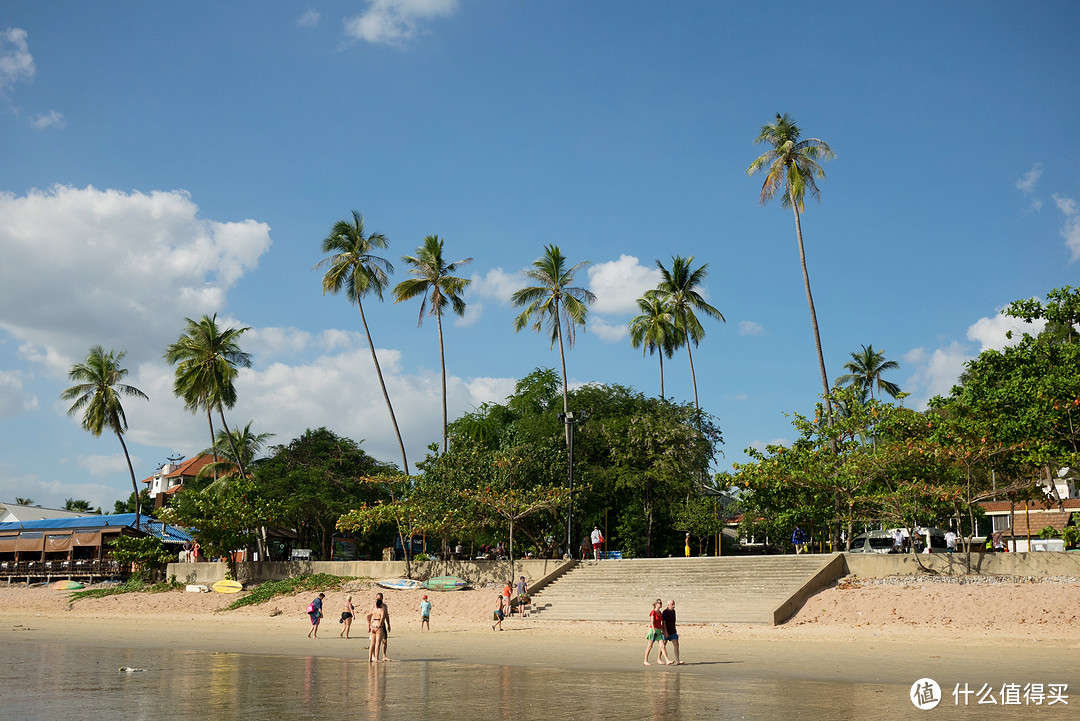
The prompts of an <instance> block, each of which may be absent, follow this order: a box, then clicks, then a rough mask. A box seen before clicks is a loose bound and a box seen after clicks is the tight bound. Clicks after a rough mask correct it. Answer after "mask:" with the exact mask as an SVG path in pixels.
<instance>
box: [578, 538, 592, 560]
mask: <svg viewBox="0 0 1080 721" xmlns="http://www.w3.org/2000/svg"><path fill="white" fill-rule="evenodd" d="M580 550H581V560H582V561H584V560H585V559H586V558H588V557H589V554H590V553H592V544H591V543H589V537H588V536H586V537H585V538H582V539H581V549H580Z"/></svg>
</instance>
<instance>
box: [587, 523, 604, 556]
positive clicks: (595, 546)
mask: <svg viewBox="0 0 1080 721" xmlns="http://www.w3.org/2000/svg"><path fill="white" fill-rule="evenodd" d="M589 540H590V541H592V557H593V560H594V561H599V560H600V547H601V546H603V545H604V534H602V533H600V526H593V527H592V533H591V534H589Z"/></svg>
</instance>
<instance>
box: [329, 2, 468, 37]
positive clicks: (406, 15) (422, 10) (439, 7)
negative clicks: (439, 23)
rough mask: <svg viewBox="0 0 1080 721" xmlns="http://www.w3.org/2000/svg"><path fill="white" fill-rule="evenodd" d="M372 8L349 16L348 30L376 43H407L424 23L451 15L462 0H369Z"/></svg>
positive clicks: (346, 28)
mask: <svg viewBox="0 0 1080 721" xmlns="http://www.w3.org/2000/svg"><path fill="white" fill-rule="evenodd" d="M367 3H368V8H367V10H365V11H364V12H362V13H360V14H359V15H354V16H353V17H349V18H345V34H346V35H348V36H349V37H351V38H353V39H356V40H363V41H365V42H369V43H372V44H380V43H381V44H384V45H392V46H396V47H403V46H404V45H405V43H406V41H408V40H411V39H413V38H414V37H416V36H417V35H418V34H419V33H420V24H421V23H423V22H425V21H429V20H435V19H437V18H443V17H448V16H450V15H452V14H454V13H455V12H456V11H457V9H458V0H367Z"/></svg>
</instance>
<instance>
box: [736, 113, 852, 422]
mask: <svg viewBox="0 0 1080 721" xmlns="http://www.w3.org/2000/svg"><path fill="white" fill-rule="evenodd" d="M801 135H802V131H801V130H800V129H799V126H798V125H796V124H795V121H794V120H793V119H792V118H791V116H790V115H788V114H787V113H784V114H783V115H780V114H779V113H778V114H777V116H776V122H774V123H770V124H768V125H763V126H761V132H760V133H759V134H758V136H757V138H755V139H754V143H755V144H759V143H765V144H767V145H769V146H771V148H770V150H768V151H766V152H765V153H762V154H761V155H759V156H758V157H757V158H756V159H755V160H754V162H753V163H751V164H750V167H749V168H747V169H746V174H747V175H754V174H755V173H757V172H759V171H764V172H765V182H764V184H763V185H762V186H761V197H760V201H761V204H762V205H765V204H766V203H768V202H769V201H770V200H771V199H772V198H773V196H774V195H776V191H777V190H780V189H783V194H782V196H781V204H782V205H783V207H785V208H788V207H790V208H791V210H792V212H793V213H794V214H795V235H796V237H797V238H798V241H799V262H800V264H801V265H802V273H803V285H804V286H805V287H806V302H807V304H808V305H809V306H810V325H811V327H812V328H813V331H814V346H815V347H816V348H817V357H818V369H819V370H820V372H821V388H822V392H823V393H824V395H825V410H826V419H831V417H832V407H831V405H830V401H829V399H828V396H829V375H828V373H826V372H825V356H824V354H823V353H822V350H821V334H820V333H819V331H818V321H817V311H816V310H815V309H814V296H813V294H812V293H811V292H810V274H809V273H808V272H807V270H806V250H805V248H804V247H803V234H802V221H801V219H800V217H799V214H800V213H801V212H802V210H803V199H804V198H805V196H806V194H807V193H809V194H810V197H812V198H820V193H819V191H818V187H817V180H816V179H817V178H824V177H825V171H824V170H822V168H821V166H820V165H819V164H818V161H821V160H831V159H832V158H834V157H836V154H835V153H834V152H833V151H832V148H830V147H829V146H828V144H827V143H826V142H825V141H823V140H819V139H818V138H807V139H805V140H800V139H799V138H800V137H801Z"/></svg>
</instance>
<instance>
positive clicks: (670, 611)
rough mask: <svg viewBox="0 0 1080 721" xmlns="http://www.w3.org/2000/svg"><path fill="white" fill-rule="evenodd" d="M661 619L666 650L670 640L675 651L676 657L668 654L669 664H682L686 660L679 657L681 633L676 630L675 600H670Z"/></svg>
mask: <svg viewBox="0 0 1080 721" xmlns="http://www.w3.org/2000/svg"><path fill="white" fill-rule="evenodd" d="M660 618H661V621H662V622H663V625H664V628H663V631H664V650H665V651H666V650H667V645H668V642H669V641H670V642H671V650H672V651H674V652H675V653H674V658H672V655H671V654H668V665H669V666H672V665H674V666H681V665H682V664H683V663H685V662H684V661H682V660H680V659H679V634H678V632H677V631H676V630H675V601H674V600H671V601H668V605H667V608H665V609H664V612H663V613H662V614H660Z"/></svg>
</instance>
